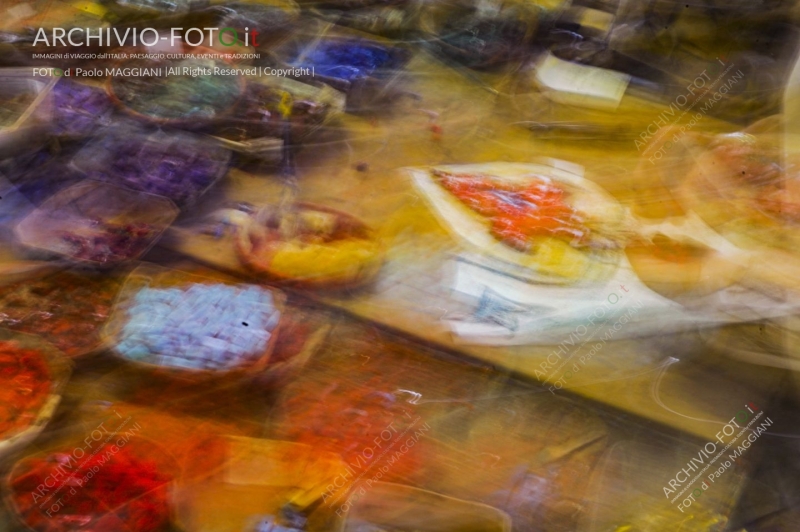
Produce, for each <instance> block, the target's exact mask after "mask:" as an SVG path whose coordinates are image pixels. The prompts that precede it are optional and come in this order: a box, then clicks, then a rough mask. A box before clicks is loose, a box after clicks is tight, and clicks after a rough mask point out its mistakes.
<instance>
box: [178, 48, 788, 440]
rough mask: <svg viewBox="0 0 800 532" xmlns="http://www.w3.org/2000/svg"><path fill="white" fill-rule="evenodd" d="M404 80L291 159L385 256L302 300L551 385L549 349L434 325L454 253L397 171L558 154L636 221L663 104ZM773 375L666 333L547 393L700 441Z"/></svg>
mask: <svg viewBox="0 0 800 532" xmlns="http://www.w3.org/2000/svg"><path fill="white" fill-rule="evenodd" d="M408 70H409V76H408V79H407V88H408V90H409V91H410V92H412V93H414V94H416V95H418V97H419V99H414V98H401V99H400V100H399V101H398V102H397V105H396V106H395V109H394V110H393V111H392V112H391V114H388V115H387V114H382V115H378V116H352V115H347V116H345V117H343V119H342V121H341V124H340V126H339V127H341V128H342V129H341V130H340V129H338V127H337V128H332V130H331V131H328V132H326V133H325V134H322V135H320V136H319V137H317V138H316V139H315V140H314V141H312V143H311V145H308V146H306V147H305V148H304V149H303V150H302V151H301V152H300V153H299V154H298V157H297V172H298V176H299V180H300V197H299V199H301V200H303V201H309V202H315V203H320V204H324V205H328V206H331V207H335V208H337V209H340V210H343V211H346V212H350V213H353V214H356V215H357V216H360V217H362V218H363V219H364V220H366V221H367V222H369V223H370V224H372V225H373V226H374V227H376V228H377V229H378V230H379V231H380V234H381V236H382V238H383V240H384V242H385V243H386V244H387V247H388V249H389V251H388V260H387V264H386V265H385V267H384V268H383V270H382V271H381V273H380V276H379V278H378V280H377V281H376V283H375V284H374V285H373V286H370V287H366V288H362V289H358V290H352V291H349V292H339V293H327V294H326V293H316V294H311V295H312V297H314V298H316V299H318V300H320V301H322V302H324V303H326V304H328V305H331V306H333V307H336V308H339V309H342V310H344V311H347V312H349V313H351V314H354V315H356V316H359V317H361V318H364V319H367V320H370V321H372V322H375V323H378V324H381V325H384V326H387V327H390V328H392V329H395V330H398V331H401V332H403V333H406V334H408V335H411V336H413V337H415V338H418V339H420V340H422V341H424V342H430V343H433V344H435V345H437V346H440V347H444V348H447V349H450V350H455V351H457V352H458V353H461V354H463V355H465V356H467V357H470V358H474V359H478V360H480V361H483V362H485V363H488V364H491V365H493V366H495V367H497V368H502V369H504V370H509V371H512V372H516V373H518V374H521V375H524V376H527V377H530V378H533V379H537V380H545V381H546V380H547V379H551V382H552V379H553V376H554V375H548V376H547V377H546V378H544V379H543V378H542V372H541V370H540V368H541V364H542V363H543V362H544V361H545V360H546V358H547V355H548V354H550V353H551V352H552V351H553V349H554V347H553V346H514V347H489V346H473V345H461V344H459V343H457V342H455V341H454V338H453V337H452V335H451V334H450V333H449V332H448V330H447V329H446V328H445V327H444V325H443V323H442V318H443V317H446V316H449V315H452V313H458V312H459V311H468V310H469V309H468V306H467V305H466V304H465V303H462V302H459V301H458V300H456V299H454V298H453V297H452V294H451V293H450V288H449V286H448V285H447V283H446V282H445V281H446V279H445V277H446V272H447V268H448V263H449V262H450V261H451V259H453V257H455V256H456V255H458V254H459V253H461V252H462V251H464V250H463V248H460V247H459V243H458V242H456V241H455V240H454V239H453V238H452V237H451V236H450V235H449V234H448V232H447V231H446V230H445V229H444V228H443V227H441V226H440V225H439V223H438V222H437V221H436V219H435V218H434V216H433V214H432V213H431V211H430V210H429V208H428V207H427V206H426V203H425V202H424V201H423V199H422V198H421V197H420V196H419V194H418V193H417V192H416V191H415V189H414V188H413V186H412V184H411V183H410V179H409V177H408V175H407V174H406V173H405V172H404V171H403V170H402V168H404V167H410V166H424V165H439V164H464V163H480V162H490V161H510V162H531V161H535V160H539V159H541V158H555V159H559V160H564V161H568V162H571V163H574V164H578V165H581V166H583V167H584V168H585V175H586V177H587V178H588V179H590V180H592V181H594V182H596V183H598V184H599V185H601V186H603V187H604V188H605V189H606V190H607V191H608V192H610V193H611V194H612V195H613V196H615V197H616V198H617V199H618V200H619V201H620V202H622V203H623V204H625V205H628V206H631V207H632V208H633V209H634V211H635V212H637V213H645V214H646V213H648V212H649V213H650V214H654V215H657V214H664V213H669V209H670V202H669V201H668V200H669V197H668V193H667V192H666V189H665V188H664V187H663V186H662V184H661V183H660V181H659V178H658V177H657V175H655V174H654V172H652V171H651V170H650V167H649V166H648V165H649V163H642V158H641V156H640V153H639V151H638V150H637V146H636V145H635V143H634V141H633V137H634V136H636V133H635V132H639V131H643V130H644V129H645V128H646V127H647V125H648V124H649V123H651V122H652V121H653V120H654V119H655V118H656V117H657V116H658V115H659V113H660V112H661V111H662V110H663V109H665V108H666V107H667V106H668V105H669V102H663V103H661V104H658V103H654V102H649V101H644V100H639V99H637V98H634V97H630V96H625V97H624V98H623V100H622V102H621V105H620V107H619V108H618V110H617V111H616V112H606V111H592V110H584V109H577V108H569V107H566V106H556V105H554V104H552V103H550V102H549V101H548V100H547V99H545V98H543V97H542V96H541V95H540V94H538V93H537V92H536V91H535V90H533V89H532V87H531V86H530V85H529V84H528V83H527V82H524V81H523V82H521V81H519V80H520V79H522V80H525V79H526V76H525V75H524V74H522V75H517V76H511V75H503V74H494V75H486V74H465V73H463V72H459V71H456V70H453V69H450V68H448V67H446V66H444V65H442V64H441V63H439V62H438V61H437V60H435V59H434V58H432V57H430V56H428V55H427V54H425V53H419V54H417V55H416V56H415V58H414V59H413V60H412V62H411V64H410V65H409V68H408ZM529 120H534V121H547V120H567V121H576V120H584V121H589V122H591V123H594V124H598V125H609V124H611V125H613V126H615V127H620V126H624V127H626V128H627V129H628V130H629V131H633V132H634V133H633V135H632V136H630V137H625V138H621V137H620V136H614V135H610V136H608V138H604V137H603V136H602V135H601V136H596V138H592V139H586V138H573V139H571V140H567V139H563V138H561V139H543V138H539V137H537V136H536V135H535V134H534V133H532V132H531V131H529V130H527V129H526V128H524V127H522V126H520V125H516V123H517V122H524V121H529ZM432 126H435V127H432ZM734 130H736V127H735V126H734V125H732V124H726V123H722V122H719V121H717V120H715V119H713V118H711V117H709V116H706V117H704V118H703V119H702V120H700V122H699V123H698V124H697V125H696V126H695V127H694V131H703V132H727V131H734ZM666 157H667V158H670V157H672V158H673V159H675V160H674V162H670V163H668V165H667V168H669V167H670V166H669V165H672V164H674V167H675V169H676V171H678V170H679V169H680V168H681V165H682V161H680V160H678V159H677V154H670V153H669V152H668V153H667V154H666ZM665 160H667V159H665ZM640 165H641V166H640ZM357 167H359V168H358V169H357ZM221 186H222V187H224V192H225V194H224V196H225V198H226V199H227V200H229V201H242V202H249V203H253V204H267V203H272V202H276V201H277V200H278V198H280V190H281V184H280V181H279V180H278V179H277V178H276V176H275V174H271V175H270V174H269V173H265V174H264V175H254V174H250V173H245V172H242V171H239V170H233V171H231V173H230V174H229V176H228V179H227V180H226V181H225V182H224V183H223V184H222V185H221ZM218 204H219V202H217V205H218ZM162 245H164V246H167V247H170V248H172V249H175V250H177V251H180V252H182V253H185V254H186V255H188V256H190V257H192V258H194V259H196V260H198V261H200V262H203V263H205V264H207V265H211V266H213V267H216V268H220V269H223V270H226V271H229V272H236V273H240V274H241V273H243V271H242V269H241V266H240V263H239V260H238V259H237V257H236V255H235V253H234V249H233V246H232V244H231V241H230V239H229V237H223V238H213V237H210V236H206V235H202V234H199V233H198V232H196V231H193V230H192V229H191V228H190V227H189V226H186V225H184V226H183V227H180V226H179V227H175V228H173V229H172V230H171V232H170V235H169V237H168V238H167V239H166V240H164V241H163V242H162ZM537 370H539V372H538V375H537ZM782 377H783V374H782V373H780V372H779V371H777V370H773V369H768V368H763V367H758V366H750V365H747V364H743V363H740V362H734V361H732V360H729V359H725V358H722V357H720V356H719V355H717V354H714V353H712V352H710V350H709V349H708V348H707V346H706V344H705V342H704V341H703V340H702V337H701V335H699V334H697V333H676V334H671V333H670V332H669V331H664V333H663V334H661V335H658V336H653V337H649V338H644V339H633V340H623V341H615V342H613V343H611V344H609V346H608V348H606V349H604V352H603V353H602V354H600V355H597V356H595V357H593V358H592V360H590V361H589V362H587V363H586V365H585V367H584V368H583V369H582V370H581V372H580V373H578V374H575V375H574V377H573V378H571V379H570V380H569V382H566V384H565V386H564V390H562V391H557V392H556V393H574V394H578V395H580V396H583V397H586V398H588V399H591V400H594V401H597V402H600V403H603V404H605V405H609V406H611V407H614V408H617V409H619V410H621V411H623V412H626V413H630V414H633V415H636V416H639V417H642V418H645V419H648V420H652V421H655V422H658V423H661V424H664V425H667V426H670V427H672V428H675V429H678V430H680V431H684V432H686V433H689V434H693V435H696V436H698V437H700V438H705V439H710V438H713V436H714V434H716V433H717V432H718V431H719V429H720V428H721V426H722V424H724V422H725V421H727V420H729V419H730V417H731V415H732V414H731V412H736V410H737V408H738V407H739V406H740V405H741V404H744V403H746V402H749V401H756V402H757V401H761V402H762V403H766V402H767V401H768V399H769V397H770V396H771V394H772V393H774V392H775V391H776V389H777V388H778V384H779V382H780V381H781V378H782Z"/></svg>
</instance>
